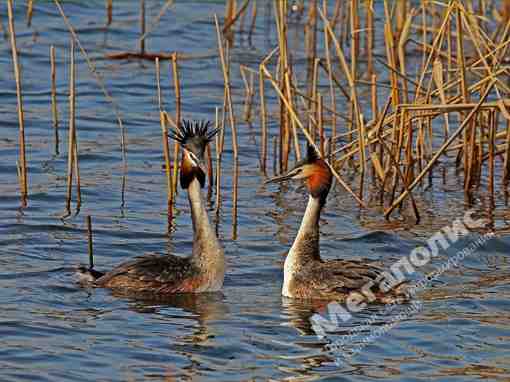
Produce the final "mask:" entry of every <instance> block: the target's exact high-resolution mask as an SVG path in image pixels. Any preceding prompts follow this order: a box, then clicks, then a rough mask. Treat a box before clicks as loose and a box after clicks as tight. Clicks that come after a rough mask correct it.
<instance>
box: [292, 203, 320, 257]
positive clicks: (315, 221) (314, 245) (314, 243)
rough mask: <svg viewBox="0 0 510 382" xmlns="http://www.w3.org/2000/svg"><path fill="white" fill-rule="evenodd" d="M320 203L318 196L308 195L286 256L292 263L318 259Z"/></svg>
mask: <svg viewBox="0 0 510 382" xmlns="http://www.w3.org/2000/svg"><path fill="white" fill-rule="evenodd" d="M321 209H322V203H321V201H320V198H314V197H312V196H311V195H310V196H309V197H308V204H307V206H306V210H305V214H304V216H303V220H302V221H301V226H300V227H299V231H298V234H297V236H296V239H295V240H294V244H292V247H291V248H290V251H289V255H288V256H287V258H288V259H289V261H291V262H294V263H305V262H307V261H309V260H319V259H320V252H319V218H320V214H321Z"/></svg>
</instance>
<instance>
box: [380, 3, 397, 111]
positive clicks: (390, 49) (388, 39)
mask: <svg viewBox="0 0 510 382" xmlns="http://www.w3.org/2000/svg"><path fill="white" fill-rule="evenodd" d="M384 13H385V17H386V22H385V23H384V42H385V46H386V58H387V60H388V66H389V67H391V68H393V69H395V70H392V71H391V73H390V82H391V88H392V95H391V99H392V100H393V107H394V108H396V107H397V105H398V104H399V103H400V91H399V90H400V86H399V85H398V78H397V73H396V71H397V58H396V57H397V56H396V53H395V46H394V45H395V40H394V36H393V30H392V27H391V25H392V24H391V16H390V11H389V9H388V3H387V1H386V0H385V1H384ZM399 73H401V71H399Z"/></svg>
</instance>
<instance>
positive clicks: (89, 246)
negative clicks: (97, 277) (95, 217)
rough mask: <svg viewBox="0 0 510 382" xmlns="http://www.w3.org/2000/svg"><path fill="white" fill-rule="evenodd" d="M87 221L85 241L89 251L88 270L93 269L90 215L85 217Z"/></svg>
mask: <svg viewBox="0 0 510 382" xmlns="http://www.w3.org/2000/svg"><path fill="white" fill-rule="evenodd" d="M86 221H87V243H88V252H89V270H92V269H94V240H93V237H92V218H91V217H90V215H87V217H86Z"/></svg>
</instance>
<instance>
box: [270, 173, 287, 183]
mask: <svg viewBox="0 0 510 382" xmlns="http://www.w3.org/2000/svg"><path fill="white" fill-rule="evenodd" d="M292 176H293V174H289V173H287V174H285V175H280V176H275V177H274V178H271V179H268V180H266V181H265V182H264V184H268V183H281V182H285V181H286V180H289V179H292Z"/></svg>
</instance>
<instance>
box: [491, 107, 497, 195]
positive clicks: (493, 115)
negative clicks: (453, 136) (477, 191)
mask: <svg viewBox="0 0 510 382" xmlns="http://www.w3.org/2000/svg"><path fill="white" fill-rule="evenodd" d="M489 117H490V118H489V195H490V197H491V200H494V164H495V157H494V155H495V146H496V130H497V128H498V115H497V113H496V111H495V110H491V111H490V114H489Z"/></svg>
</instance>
